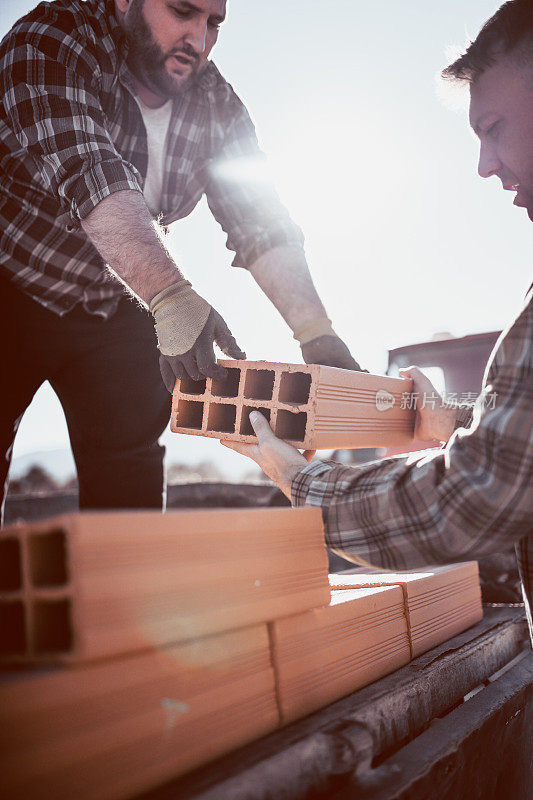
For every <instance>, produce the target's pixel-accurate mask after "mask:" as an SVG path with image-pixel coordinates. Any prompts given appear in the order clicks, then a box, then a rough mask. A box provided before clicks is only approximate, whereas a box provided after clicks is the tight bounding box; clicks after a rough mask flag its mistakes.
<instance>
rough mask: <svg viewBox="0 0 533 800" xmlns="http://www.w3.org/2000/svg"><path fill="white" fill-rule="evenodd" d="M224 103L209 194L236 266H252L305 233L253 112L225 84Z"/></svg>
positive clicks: (297, 243)
mask: <svg viewBox="0 0 533 800" xmlns="http://www.w3.org/2000/svg"><path fill="white" fill-rule="evenodd" d="M223 90H224V91H225V92H226V97H225V103H224V104H223V105H222V104H221V109H220V112H219V114H218V115H217V119H216V120H215V124H216V128H217V132H216V133H217V136H218V138H219V140H220V146H219V149H218V150H217V152H216V153H215V154H214V157H213V159H212V161H211V163H210V167H209V181H208V182H207V185H206V198H207V202H208V205H209V208H210V209H211V211H212V213H213V216H214V217H215V218H216V220H217V221H218V222H219V224H220V225H221V227H222V229H223V230H224V231H225V233H226V234H227V243H226V246H227V247H228V249H229V250H233V251H235V253H236V256H235V259H234V260H233V266H235V267H249V266H250V265H251V264H253V263H254V261H256V260H257V259H258V258H259V256H261V255H263V253H266V252H268V251H269V250H272V249H274V248H276V247H280V246H286V245H289V246H294V247H298V248H302V247H303V242H304V237H303V234H302V231H301V230H300V228H299V227H298V226H297V225H296V224H295V223H294V222H293V220H292V219H291V217H290V216H289V213H288V211H287V209H286V208H285V206H284V205H283V204H282V203H281V201H280V199H279V196H278V194H277V192H276V190H275V189H274V185H273V182H272V181H271V180H270V177H269V173H268V165H267V161H266V157H265V155H264V153H263V152H262V151H261V149H260V147H259V144H258V140H257V135H256V132H255V127H254V124H253V122H252V120H251V118H250V115H249V113H248V111H247V109H246V108H245V106H244V105H243V103H242V102H241V100H240V99H239V98H238V96H237V95H236V94H235V92H234V91H233V90H232V88H231V86H230V85H229V84H227V83H226V84H225V86H224V87H223Z"/></svg>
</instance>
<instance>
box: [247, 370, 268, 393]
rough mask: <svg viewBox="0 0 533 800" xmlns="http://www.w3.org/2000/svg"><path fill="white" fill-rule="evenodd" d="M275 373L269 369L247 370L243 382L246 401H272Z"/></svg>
mask: <svg viewBox="0 0 533 800" xmlns="http://www.w3.org/2000/svg"><path fill="white" fill-rule="evenodd" d="M274 377H275V372H274V371H273V370H270V369H249V370H248V371H247V372H246V379H245V382H244V396H245V397H246V399H247V400H272V393H273V391H274Z"/></svg>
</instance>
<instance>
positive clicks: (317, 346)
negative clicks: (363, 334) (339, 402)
mask: <svg viewBox="0 0 533 800" xmlns="http://www.w3.org/2000/svg"><path fill="white" fill-rule="evenodd" d="M302 356H303V359H304V361H305V363H306V364H323V365H324V366H326V367H340V369H353V370H356V371H357V372H367V371H368V370H363V369H361V367H360V366H359V364H358V363H357V361H356V360H355V359H354V358H353V357H352V355H351V353H350V351H349V350H348V348H347V347H346V345H345V344H344V342H343V341H342V339H339V337H338V336H319V337H318V338H316V339H312V340H311V341H310V342H307V343H306V344H302Z"/></svg>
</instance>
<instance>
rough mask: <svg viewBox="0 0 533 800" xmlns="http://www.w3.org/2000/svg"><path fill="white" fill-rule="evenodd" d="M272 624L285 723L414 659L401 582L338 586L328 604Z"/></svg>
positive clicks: (274, 652)
mask: <svg viewBox="0 0 533 800" xmlns="http://www.w3.org/2000/svg"><path fill="white" fill-rule="evenodd" d="M269 627H270V631H271V638H272V652H273V656H274V668H275V671H276V682H277V687H278V698H279V704H280V713H281V719H282V722H283V723H287V722H291V721H293V720H295V719H298V718H299V717H302V716H305V715H306V714H310V713H311V712H312V711H315V710H316V709H318V708H322V707H323V706H325V705H327V704H328V703H332V702H334V701H335V700H338V699H339V698H341V697H344V696H345V695H347V694H350V693H351V692H353V691H355V690H356V689H360V688H361V687H362V686H366V685H367V684H368V683H372V681H375V680H377V679H378V678H381V677H382V676H383V675H386V674H388V673H389V672H393V671H394V670H395V669H398V668H399V667H401V666H403V665H404V664H407V663H408V662H409V659H410V648H409V637H408V632H407V621H406V618H405V611H404V601H403V593H402V591H401V589H400V587H399V586H392V587H380V588H377V589H354V590H347V591H336V592H334V593H333V597H332V600H331V603H330V605H329V606H325V607H324V608H315V609H313V610H312V611H306V612H304V613H303V614H297V615H294V616H291V617H285V618H284V619H280V620H276V621H275V622H273V623H271V625H270V626H269Z"/></svg>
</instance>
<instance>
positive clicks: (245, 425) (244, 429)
mask: <svg viewBox="0 0 533 800" xmlns="http://www.w3.org/2000/svg"><path fill="white" fill-rule="evenodd" d="M250 411H259V413H260V414H262V415H263V416H264V418H265V419H266V420H267V422H270V409H269V408H255V407H254V406H244V407H243V409H242V416H241V429H240V431H239V433H241V434H242V435H243V436H255V433H254V429H253V428H252V423H251V422H250Z"/></svg>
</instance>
